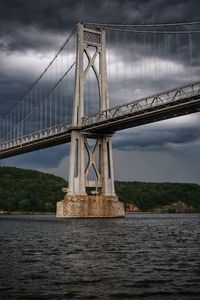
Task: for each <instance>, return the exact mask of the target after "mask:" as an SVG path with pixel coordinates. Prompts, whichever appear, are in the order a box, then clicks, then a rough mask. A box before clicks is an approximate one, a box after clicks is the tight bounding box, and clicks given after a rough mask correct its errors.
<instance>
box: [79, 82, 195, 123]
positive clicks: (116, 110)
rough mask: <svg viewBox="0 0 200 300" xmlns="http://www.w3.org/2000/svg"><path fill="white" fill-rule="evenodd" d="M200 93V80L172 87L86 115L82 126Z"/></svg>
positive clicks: (167, 103)
mask: <svg viewBox="0 0 200 300" xmlns="http://www.w3.org/2000/svg"><path fill="white" fill-rule="evenodd" d="M198 94H200V81H198V82H194V83H192V84H188V85H184V86H181V87H179V88H176V89H171V90H168V91H165V92H162V93H159V94H156V95H152V96H149V97H144V98H141V99H139V100H134V101H132V102H129V103H126V104H122V105H119V106H115V107H113V108H110V109H107V110H104V111H102V112H100V113H97V114H94V115H90V116H87V117H84V118H83V119H82V126H87V125H91V124H93V123H98V122H102V121H104V120H107V119H112V118H117V117H120V116H124V115H127V114H134V113H138V112H141V111H146V110H148V109H149V110H151V109H153V108H156V107H157V106H164V105H170V104H173V103H175V102H177V101H180V100H183V99H185V98H190V97H192V96H195V95H198Z"/></svg>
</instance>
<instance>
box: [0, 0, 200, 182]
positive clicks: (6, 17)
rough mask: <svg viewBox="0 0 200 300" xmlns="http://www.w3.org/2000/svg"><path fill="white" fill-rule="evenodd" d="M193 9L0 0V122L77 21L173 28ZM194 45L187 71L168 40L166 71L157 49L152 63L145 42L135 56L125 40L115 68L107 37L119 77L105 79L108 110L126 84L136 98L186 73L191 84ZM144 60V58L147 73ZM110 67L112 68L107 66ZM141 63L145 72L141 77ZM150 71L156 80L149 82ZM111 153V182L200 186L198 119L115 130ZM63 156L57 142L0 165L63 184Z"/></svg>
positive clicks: (194, 15) (175, 4) (194, 0)
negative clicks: (58, 178)
mask: <svg viewBox="0 0 200 300" xmlns="http://www.w3.org/2000/svg"><path fill="white" fill-rule="evenodd" d="M199 11H200V2H199V1H198V0H190V1H186V0H185V1H184V0H182V1H181V0H173V1H170V0H169V1H166V0H153V1H145V0H132V1H131V0H130V1H128V0H123V1H120V0H115V1H114V0H109V1H108V0H105V1H95V0H94V1H83V0H79V1H74V0H73V1H70V0H49V1H48V0H40V1H39V0H35V1H27V0H1V1H0V117H1V118H3V117H4V116H5V114H6V112H8V111H9V108H10V107H12V106H13V105H14V104H15V103H16V101H17V99H19V97H21V96H22V95H23V93H24V92H25V91H26V90H27V88H28V87H29V85H30V84H31V82H33V81H34V80H35V78H36V77H37V76H38V75H39V74H40V72H41V71H42V70H43V68H44V67H45V66H46V65H47V63H48V61H49V60H50V59H51V58H52V57H53V55H54V54H55V53H56V50H57V49H58V48H59V47H60V45H61V44H62V42H63V41H64V40H65V39H66V37H67V35H68V33H69V32H70V31H71V30H72V28H73V27H74V25H75V24H76V23H77V22H78V21H90V22H106V23H120V24H144V23H145V24H148V23H151V24H152V23H167V22H172V23H174V22H175V23H176V22H185V21H199V20H200V17H199ZM197 41H199V38H197V39H196V41H195V39H193V41H192V42H193V44H192V50H193V55H194V57H193V62H192V64H190V66H189V63H191V61H190V62H189V59H191V57H188V55H186V56H185V57H184V55H181V56H182V57H181V58H179V61H177V60H176V59H175V58H174V53H175V52H173V48H174V47H173V45H174V41H172V40H171V43H170V42H169V49H168V51H169V53H170V55H171V56H169V57H168V58H167V59H168V64H167V66H168V74H166V72H164V71H166V70H164V67H163V66H165V65H166V57H162V51H161V52H160V54H158V56H157V59H156V60H155V55H154V56H153V54H152V53H154V54H155V52H153V51H154V50H151V49H152V47H151V44H152V40H149V41H148V43H147V45H146V48H143V49H142V48H140V45H139V43H137V47H136V44H135V48H134V49H135V52H133V51H132V50H131V43H130V44H128V43H127V41H126V43H127V44H126V45H127V47H126V49H122V47H121V49H119V51H118V54H119V53H120V55H121V56H124V58H123V66H124V67H123V68H122V65H120V61H119V60H118V65H117V66H116V57H115V56H116V55H115V53H114V52H113V51H112V49H111V48H112V46H113V45H114V43H115V41H114V40H113V38H112V37H110V44H109V47H110V51H111V52H110V53H111V54H112V55H110V61H109V67H110V71H109V72H110V73H109V75H110V77H112V74H113V75H114V74H116V69H115V68H118V69H120V70H121V73H120V76H121V77H120V78H119V77H118V78H117V77H116V78H114V77H112V78H114V79H112V78H111V81H112V80H113V81H112V82H111V83H110V84H111V88H110V89H111V91H110V98H111V103H112V105H114V104H118V103H120V102H121V101H122V100H123V101H124V99H121V98H120V97H121V96H120V95H125V94H126V92H125V90H128V88H127V87H129V88H131V89H132V90H131V92H132V96H133V98H137V97H140V96H142V95H143V94H145V95H148V94H149V93H151V92H154V91H158V90H162V89H165V88H168V87H173V84H174V85H175V86H176V85H177V84H181V83H185V82H187V81H190V80H191V76H193V79H198V78H199V77H198V76H199V68H198V66H199V64H198V63H199V57H198V55H197V45H198V46H199V43H198V42H197ZM132 43H133V44H134V43H135V41H132ZM121 44H122V43H121ZM124 48H125V47H124ZM170 49H171V50H170ZM170 51H171V52H170ZM174 51H175V50H174ZM136 54H137V55H139V54H140V58H141V59H140V60H138V61H141V63H140V64H139V63H136V60H135V56H136ZM195 55H196V56H195ZM138 57H139V56H138ZM153 57H154V58H153ZM186 57H187V59H186ZM114 58H115V60H114ZM145 61H148V64H146V65H148V69H147V67H145V66H146V65H145ZM130 62H131V63H132V68H133V69H134V74H133V75H131V76H129V73H128V71H129V70H130V69H129V68H131V67H130V66H131V64H130ZM112 64H113V66H114V67H115V68H113V69H112ZM127 65H128V66H129V68H128V67H126V66H127ZM142 66H143V68H146V69H144V70H143V74H141V68H142ZM156 66H157V67H156ZM158 66H159V72H160V73H159V76H158V77H159V78H157V80H153V76H154V75H155V74H156V71H158ZM156 68H157V69H156ZM124 70H126V71H124ZM169 70H170V72H171V73H170V72H169ZM144 71H145V72H144ZM157 73H158V72H157ZM152 74H154V75H152ZM171 74H173V76H171ZM155 76H156V75H155ZM142 77H143V78H142ZM123 78H124V79H123ZM125 79H126V80H125ZM133 79H134V80H133ZM158 79H159V80H158ZM132 81H134V82H132ZM119 82H120V83H121V84H119ZM144 83H145V84H144ZM116 87H117V88H116ZM131 92H130V93H131ZM130 93H129V94H127V95H126V98H127V97H129V96H130ZM127 99H128V98H127ZM130 100H131V99H130ZM113 148H114V165H115V178H116V179H117V180H129V181H133V180H134V181H177V182H197V183H199V182H200V159H199V153H200V115H199V114H193V115H188V116H185V117H180V118H176V119H171V120H167V121H162V122H158V123H155V124H150V125H145V126H141V127H137V128H132V129H128V130H124V131H120V132H118V133H116V134H115V135H114V136H113ZM68 155H69V145H67V144H65V145H60V146H57V147H53V148H51V149H46V150H45V149H44V150H40V151H35V152H33V153H27V154H24V155H21V156H16V157H12V158H9V159H5V160H2V161H1V162H0V163H1V165H10V166H17V167H22V168H32V169H37V170H42V171H44V172H50V173H54V174H56V175H59V176H62V177H64V178H65V179H67V174H68V159H69V156H68Z"/></svg>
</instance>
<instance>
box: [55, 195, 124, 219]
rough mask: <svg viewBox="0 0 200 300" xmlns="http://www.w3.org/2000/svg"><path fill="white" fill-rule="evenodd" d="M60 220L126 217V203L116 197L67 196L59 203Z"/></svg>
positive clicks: (58, 213) (58, 215)
mask: <svg viewBox="0 0 200 300" xmlns="http://www.w3.org/2000/svg"><path fill="white" fill-rule="evenodd" d="M56 216H57V217H59V218H95V217H96V218H113V217H124V203H122V202H120V201H119V200H118V198H117V197H116V196H90V195H87V196H67V195H66V196H65V198H64V199H63V200H62V201H60V202H57V213H56Z"/></svg>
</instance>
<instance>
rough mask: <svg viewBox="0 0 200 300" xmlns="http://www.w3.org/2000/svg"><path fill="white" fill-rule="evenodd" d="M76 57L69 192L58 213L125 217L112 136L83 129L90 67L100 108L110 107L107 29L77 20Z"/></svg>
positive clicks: (58, 206) (58, 215)
mask: <svg viewBox="0 0 200 300" xmlns="http://www.w3.org/2000/svg"><path fill="white" fill-rule="evenodd" d="M76 58H77V59H76V73H75V93H74V108H73V117H72V131H71V151H70V161H69V182H68V193H67V194H66V195H65V197H64V199H63V200H62V201H60V202H58V203H57V217H64V218H73V217H75V218H79V217H122V216H124V205H123V203H122V202H120V201H119V200H118V198H117V196H116V194H115V188H114V174H113V157H112V143H111V137H110V135H109V134H107V133H105V134H94V133H93V134H92V135H91V134H89V133H86V132H84V131H82V129H81V124H82V119H83V118H84V116H85V108H84V103H85V101H87V99H84V97H85V83H86V80H87V74H88V72H89V70H92V72H94V74H95V80H96V83H97V86H98V94H99V111H100V112H101V111H103V110H106V109H108V108H109V107H108V105H109V103H108V91H107V74H106V44H105V30H104V29H102V28H95V29H94V28H86V27H85V25H84V24H82V23H78V25H77V54H76Z"/></svg>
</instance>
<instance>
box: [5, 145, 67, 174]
mask: <svg viewBox="0 0 200 300" xmlns="http://www.w3.org/2000/svg"><path fill="white" fill-rule="evenodd" d="M68 155H69V145H66V144H63V145H60V146H56V147H51V148H49V149H48V150H47V149H43V150H38V151H35V152H32V153H25V154H22V155H19V156H14V157H11V158H8V159H4V160H2V161H1V165H10V166H12V165H17V166H21V167H26V166H28V167H29V168H48V167H49V166H51V167H52V168H53V167H58V165H59V163H60V161H61V159H62V158H64V157H66V156H68Z"/></svg>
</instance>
